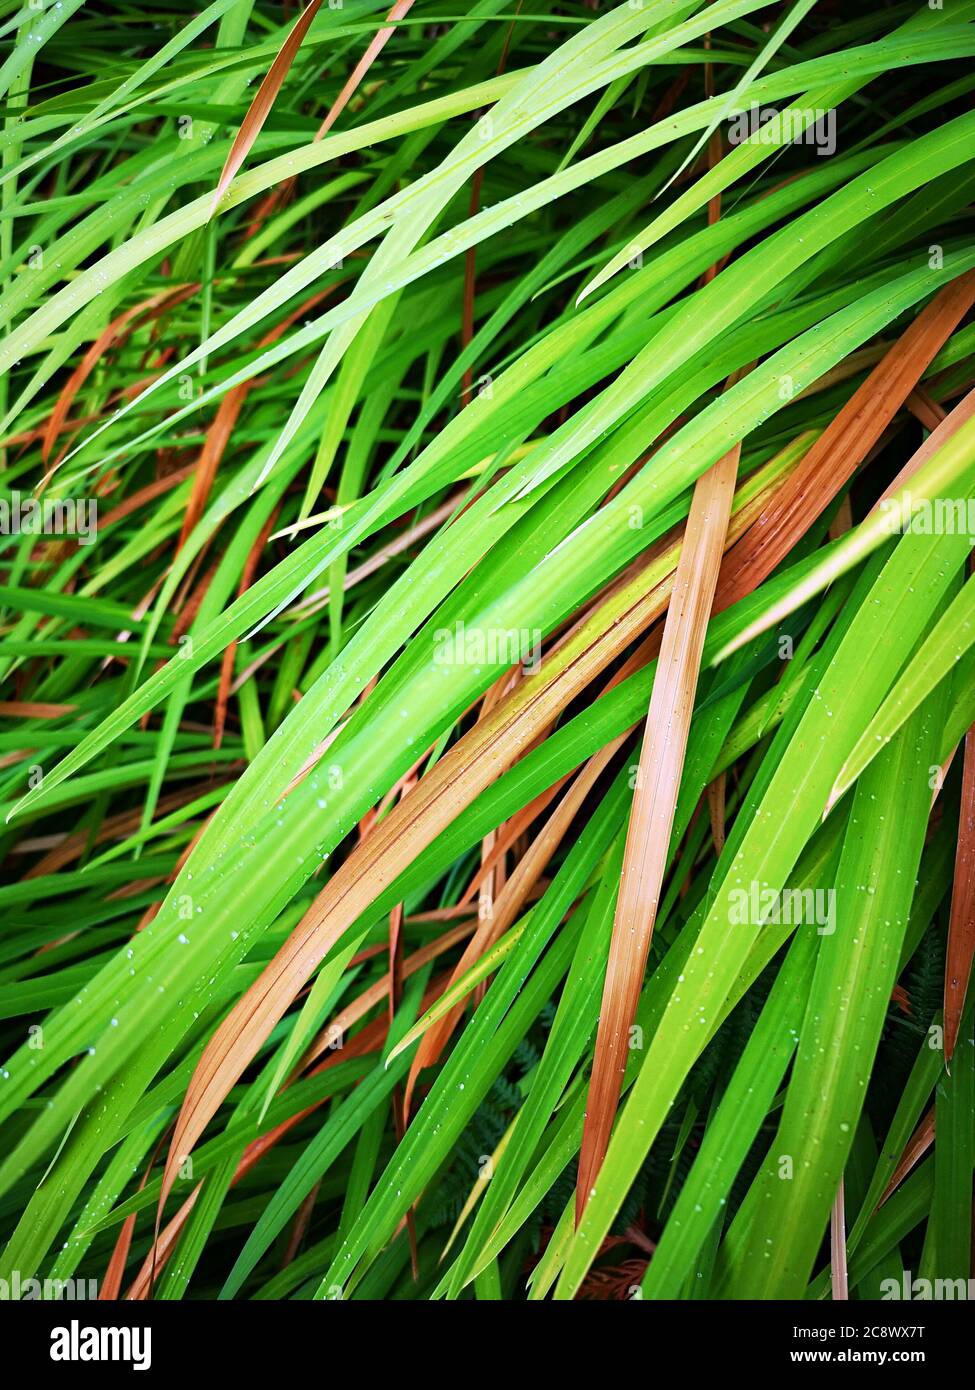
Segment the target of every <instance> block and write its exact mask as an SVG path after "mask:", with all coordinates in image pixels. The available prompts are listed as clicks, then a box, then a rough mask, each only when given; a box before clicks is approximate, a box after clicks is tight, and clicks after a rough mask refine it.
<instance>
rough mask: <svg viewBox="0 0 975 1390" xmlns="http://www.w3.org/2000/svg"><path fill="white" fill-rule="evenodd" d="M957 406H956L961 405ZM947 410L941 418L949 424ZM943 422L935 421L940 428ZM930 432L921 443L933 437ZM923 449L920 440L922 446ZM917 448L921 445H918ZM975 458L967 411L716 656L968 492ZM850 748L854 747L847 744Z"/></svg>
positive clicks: (974, 424) (972, 418) (973, 426)
mask: <svg viewBox="0 0 975 1390" xmlns="http://www.w3.org/2000/svg"><path fill="white" fill-rule="evenodd" d="M959 409H960V407H959ZM951 418H952V417H951V416H950V415H949V416H947V417H946V419H945V420H944V421H943V422H942V424H943V425H947V424H948V422H949V421H950V420H951ZM940 428H941V426H939V429H940ZM934 437H935V436H934V434H931V435H929V437H928V440H927V441H925V443H928V442H930V440H932V439H934ZM921 447H922V449H924V447H925V446H924V445H922V446H921ZM919 452H920V451H919ZM973 461H975V415H968V416H967V418H965V419H964V421H963V423H962V424H961V425H960V426H959V427H958V428H957V429H955V430H954V431H951V430H947V431H945V433H944V434H943V435H942V437H941V439H940V440H939V441H938V442H937V445H936V446H935V448H934V449H933V450H929V451H927V452H926V457H925V460H924V462H923V463H922V465H921V467H919V468H918V469H917V472H916V473H914V474H913V477H912V482H913V487H904V488H902V489H901V490H900V491H899V492H898V493H897V494H896V495H895V496H894V497H892V498H891V499H890V500H889V504H888V505H886V506H884V507H878V508H877V509H876V510H875V511H873V512H872V513H871V514H870V515H869V516H868V517H866V518H865V520H863V521H862V522H860V524H859V526H855V527H854V528H853V530H852V531H850V532H848V533H847V534H846V535H845V536H843V537H842V538H841V539H840V540H839V541H838V542H836V544H835V546H834V547H833V549H832V550H831V551H830V553H829V554H828V555H827V556H826V557H825V558H824V559H823V560H822V561H821V562H820V563H819V564H818V565H817V566H815V567H813V568H811V569H810V570H809V571H808V572H807V573H806V574H805V575H804V576H803V579H802V581H801V583H800V584H797V585H796V586H795V588H794V589H793V590H792V591H791V592H790V593H789V594H787V595H786V596H784V597H782V598H781V599H778V600H777V601H776V602H775V603H774V604H770V605H769V606H768V608H767V609H766V610H765V611H764V613H763V614H762V616H761V617H760V618H758V619H757V620H756V621H755V622H753V623H752V624H751V625H750V626H749V627H748V628H747V629H743V630H742V632H741V633H740V635H739V636H737V637H736V638H735V639H734V640H733V641H732V642H729V643H728V646H727V647H726V648H724V649H722V650H721V651H720V652H719V653H718V656H717V658H716V660H724V659H726V658H727V657H728V656H730V655H731V654H732V653H733V652H734V651H736V650H737V649H738V648H739V647H742V646H745V645H746V644H747V643H748V642H750V641H753V640H754V639H755V638H756V637H758V636H759V635H760V634H761V633H763V632H767V631H768V630H769V629H770V628H772V627H775V626H776V625H777V624H778V623H781V622H782V621H783V620H784V619H785V618H787V617H789V615H790V614H792V613H794V612H795V611H796V610H797V609H798V608H800V607H801V606H802V605H803V604H804V603H806V602H808V601H809V599H811V598H814V597H815V596H816V595H817V594H818V593H820V592H821V591H822V590H823V589H825V588H826V587H827V586H828V585H829V584H831V583H833V582H834V581H835V580H836V579H838V578H839V577H840V576H841V575H843V574H845V573H846V571H847V570H849V569H851V568H852V567H853V566H854V565H856V564H859V563H860V562H861V561H862V560H863V559H864V558H865V557H866V556H867V555H869V554H871V553H872V552H873V551H875V550H876V549H877V548H878V546H881V545H883V543H884V542H885V541H887V540H889V539H890V537H891V536H892V535H896V534H898V533H901V532H905V531H907V530H909V529H910V522H911V518H912V516H913V515H914V513H915V512H916V511H919V510H921V509H924V508H932V509H933V508H934V507H936V505H937V499H938V498H939V497H942V496H945V495H946V494H948V495H950V492H951V491H957V490H961V491H962V492H963V493H964V494H965V495H966V496H967V492H968V487H969V482H970V477H971V472H972V465H973ZM851 752H852V750H851Z"/></svg>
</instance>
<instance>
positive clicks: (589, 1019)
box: [448, 834, 623, 1297]
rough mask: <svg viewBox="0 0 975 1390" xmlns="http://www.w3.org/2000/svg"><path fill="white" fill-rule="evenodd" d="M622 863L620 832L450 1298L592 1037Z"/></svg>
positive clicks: (475, 1261)
mask: <svg viewBox="0 0 975 1390" xmlns="http://www.w3.org/2000/svg"><path fill="white" fill-rule="evenodd" d="M622 861H623V836H622V834H620V835H618V836H617V838H616V840H615V842H614V843H613V845H612V846H611V847H610V849H609V851H608V852H607V854H606V857H605V859H604V861H603V864H602V865H601V866H600V870H599V882H598V885H597V887H596V891H595V893H594V894H593V895H592V899H591V902H590V904H589V905H588V908H587V917H586V922H585V925H584V927H583V931H582V933H581V935H580V938H579V944H578V947H577V949H576V954H575V956H574V958H573V961H572V965H571V968H570V970H569V972H568V975H567V977H566V983H565V987H564V989H563V991H562V994H561V997H560V999H559V1005H558V1009H557V1010H556V1015H555V1018H554V1020H553V1022H552V1027H551V1029H550V1031H549V1037H548V1041H547V1042H546V1045H545V1050H544V1052H543V1053H542V1057H541V1060H540V1061H539V1063H538V1065H537V1067H536V1070H535V1073H534V1076H533V1079H532V1085H531V1089H530V1091H529V1093H528V1096H527V1098H526V1100H525V1102H524V1104H523V1106H522V1107H521V1109H520V1110H519V1111H518V1115H517V1120H516V1122H515V1125H514V1131H513V1133H512V1135H511V1136H510V1137H509V1139H508V1141H507V1143H506V1145H505V1151H504V1154H503V1155H502V1156H501V1157H500V1158H499V1161H498V1163H497V1164H496V1165H495V1167H494V1169H493V1171H492V1175H491V1182H490V1184H489V1186H488V1189H487V1192H486V1194H485V1196H484V1197H483V1199H482V1203H481V1209H480V1211H479V1212H478V1214H477V1218H476V1220H475V1222H474V1224H473V1225H472V1227H471V1230H470V1233H469V1235H468V1238H467V1240H466V1242H465V1244H464V1248H463V1250H462V1251H461V1253H460V1255H459V1256H458V1258H457V1259H456V1260H455V1262H454V1264H453V1267H452V1269H451V1271H450V1275H449V1279H450V1284H449V1294H448V1296H450V1297H457V1296H458V1294H459V1293H460V1291H461V1289H462V1288H463V1287H464V1285H465V1284H466V1283H467V1282H468V1280H469V1279H470V1278H472V1277H473V1274H474V1271H475V1268H480V1266H481V1261H482V1259H483V1257H484V1255H485V1247H486V1242H488V1241H489V1240H490V1237H491V1236H492V1235H493V1234H494V1232H495V1231H496V1230H497V1228H498V1225H499V1223H500V1222H501V1220H502V1219H503V1217H504V1215H505V1214H506V1212H507V1210H508V1208H509V1205H510V1202H511V1200H512V1198H513V1197H514V1195H515V1192H516V1190H517V1186H518V1183H519V1180H520V1179H521V1177H522V1175H523V1173H524V1171H525V1169H526V1168H527V1165H528V1163H529V1161H530V1159H531V1157H532V1155H533V1153H534V1151H535V1147H536V1145H537V1143H538V1140H539V1138H540V1136H541V1134H542V1132H543V1130H544V1127H545V1125H546V1124H547V1123H548V1122H549V1120H550V1119H551V1117H552V1115H553V1114H554V1112H555V1111H556V1109H557V1108H558V1106H559V1104H560V1103H561V1099H562V1098H563V1096H564V1094H565V1093H566V1088H567V1087H568V1086H569V1085H570V1082H571V1079H572V1074H573V1071H574V1070H575V1068H576V1067H577V1066H578V1064H579V1061H580V1057H581V1056H582V1055H583V1054H584V1052H585V1050H586V1045H587V1043H588V1040H589V1038H590V1037H591V1035H592V1030H593V1027H594V1026H595V1023H596V1018H597V994H596V985H597V983H598V981H599V978H600V976H601V975H602V973H603V972H604V969H605V960H606V953H607V950H608V947H609V940H610V935H611V931H612V920H613V909H614V906H615V903H616V895H617V891H618V887H619V875H620V868H621V866H622ZM580 910H581V909H580Z"/></svg>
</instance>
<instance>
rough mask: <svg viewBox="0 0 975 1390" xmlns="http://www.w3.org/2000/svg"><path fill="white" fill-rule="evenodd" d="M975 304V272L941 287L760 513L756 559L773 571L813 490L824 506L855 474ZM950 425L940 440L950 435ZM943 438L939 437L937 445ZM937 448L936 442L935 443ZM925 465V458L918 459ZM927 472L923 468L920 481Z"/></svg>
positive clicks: (960, 276) (786, 548)
mask: <svg viewBox="0 0 975 1390" xmlns="http://www.w3.org/2000/svg"><path fill="white" fill-rule="evenodd" d="M973 303H975V270H968V271H966V272H965V273H963V274H961V275H959V276H958V278H957V279H955V280H952V281H951V282H950V283H949V284H947V285H945V286H944V287H943V288H942V289H940V290H939V291H938V293H937V294H936V295H935V297H934V298H933V299H932V300H931V301H930V302H929V303H928V304H927V305H925V307H924V308H923V309H922V310H921V312H920V313H919V314H918V316H917V317H916V318H915V320H914V321H913V323H912V324H911V325H910V327H909V328H908V329H907V330H906V331H905V332H904V333H903V334H902V335H901V337H900V338H898V340H897V342H896V343H895V344H894V346H893V347H892V348H891V349H890V351H889V352H888V353H886V354H885V356H884V357H883V359H882V360H881V361H880V362H879V363H878V364H877V366H876V367H875V368H874V370H873V371H872V372H871V373H870V375H869V376H868V377H867V380H866V381H865V382H864V383H863V385H862V386H860V387H859V388H858V389H857V390H856V391H855V392H854V394H853V395H852V396H851V397H850V399H849V400H848V401H847V403H846V404H845V405H844V407H843V409H842V410H841V411H840V412H839V413H838V414H837V415H836V416H835V418H834V419H833V420H832V421H831V422H830V424H829V425H828V426H827V428H826V429H825V430H824V431H823V433H822V435H821V436H820V437H819V439H818V440H817V441H816V442H815V444H813V446H812V448H811V449H810V450H809V453H808V454H807V455H806V458H805V459H804V460H803V466H802V469H801V470H800V471H799V473H798V474H797V475H796V477H795V479H793V481H792V483H791V484H790V485H789V486H788V487H787V488H786V489H784V491H783V493H782V494H781V495H780V496H779V497H777V498H776V501H775V504H774V506H773V507H770V508H769V510H768V512H767V514H766V515H765V516H764V517H762V519H761V521H760V523H759V525H760V526H761V529H762V554H761V557H760V558H758V559H756V560H755V561H754V562H753V563H755V564H756V567H759V566H760V568H761V572H762V573H764V574H767V573H768V572H769V555H770V554H771V556H772V557H774V560H773V563H778V561H780V560H781V559H782V558H783V557H784V556H785V555H786V554H788V551H789V548H790V543H791V540H792V522H793V519H794V517H795V516H796V515H797V514H802V513H805V512H806V511H807V510H808V507H809V494H810V493H811V492H812V493H814V494H815V495H818V496H821V497H822V504H823V505H825V503H826V500H827V499H828V498H829V497H830V496H831V495H833V492H835V491H836V490H837V489H838V487H839V486H841V485H842V483H844V482H846V481H847V480H848V479H849V478H850V477H852V475H853V473H854V471H855V469H856V467H857V466H858V465H859V464H860V463H861V462H862V461H863V459H864V458H866V456H867V454H868V452H869V451H870V449H871V448H872V447H873V446H874V445H875V444H876V443H877V441H878V440H879V439H880V437H881V435H882V433H883V431H884V430H885V429H886V428H887V426H888V425H889V423H890V421H891V420H892V419H893V417H894V415H895V413H896V412H897V410H899V409H900V407H901V405H902V404H903V402H904V400H905V398H906V397H907V395H908V394H909V392H910V391H911V390H912V388H913V387H914V386H916V385H917V382H918V381H919V380H920V377H921V375H922V373H923V372H924V370H925V368H926V367H927V366H928V365H929V364H930V362H931V360H932V358H933V357H934V355H935V353H936V352H937V351H938V349H939V348H940V347H941V346H942V345H943V343H944V342H945V340H946V339H947V338H948V337H949V336H950V335H951V333H952V332H953V331H954V329H955V328H956V327H957V326H958V324H959V322H960V321H961V319H962V318H963V317H964V315H965V314H966V313H967V312H968V310H969V309H970V308H971V307H972V304H973ZM951 433H952V428H951V427H948V428H947V429H946V430H945V433H944V434H943V435H942V437H941V439H942V440H943V439H945V438H947V437H950V435H951ZM940 442H941V440H939V443H940ZM933 448H934V450H935V451H936V450H937V445H935V446H933ZM918 463H919V464H920V463H921V460H918ZM921 476H923V475H922V473H921V471H920V468H919V470H918V473H917V475H916V479H917V481H920V477H921Z"/></svg>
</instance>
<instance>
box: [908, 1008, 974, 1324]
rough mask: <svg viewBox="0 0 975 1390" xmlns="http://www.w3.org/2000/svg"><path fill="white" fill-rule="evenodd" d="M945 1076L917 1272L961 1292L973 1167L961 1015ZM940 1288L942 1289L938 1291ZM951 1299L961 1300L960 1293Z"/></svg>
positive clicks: (966, 1273)
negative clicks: (931, 1187) (928, 1212)
mask: <svg viewBox="0 0 975 1390" xmlns="http://www.w3.org/2000/svg"><path fill="white" fill-rule="evenodd" d="M966 1022H967V1024H968V1026H967V1028H963V1030H962V1032H961V1034H960V1035H959V1038H958V1045H957V1047H956V1049H955V1054H954V1058H953V1062H952V1067H951V1072H950V1074H949V1073H948V1072H945V1073H944V1074H943V1075H942V1076H941V1078H940V1079H939V1081H938V1087H937V1098H936V1100H935V1125H936V1127H937V1137H936V1140H935V1145H934V1195H933V1198H932V1202H931V1216H930V1220H929V1221H928V1227H927V1231H926V1233H925V1241H924V1251H923V1253H922V1256H921V1263H920V1268H919V1274H920V1277H921V1278H923V1279H930V1280H932V1282H933V1281H934V1280H939V1279H942V1280H950V1281H951V1287H952V1288H953V1289H954V1290H956V1291H957V1290H959V1289H961V1290H964V1291H965V1293H967V1290H968V1287H969V1279H970V1277H971V1271H972V1165H973V1163H975V1045H973V1039H972V1036H971V1031H972V1030H971V1015H970V1014H969V1015H967V1016H966ZM943 1287H944V1286H943ZM953 1296H961V1297H964V1293H963V1294H960V1295H959V1294H957V1292H956V1293H955V1295H953Z"/></svg>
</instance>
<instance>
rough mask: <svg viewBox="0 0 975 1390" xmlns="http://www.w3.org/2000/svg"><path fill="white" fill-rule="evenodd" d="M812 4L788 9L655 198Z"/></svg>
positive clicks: (807, 0)
mask: <svg viewBox="0 0 975 1390" xmlns="http://www.w3.org/2000/svg"><path fill="white" fill-rule="evenodd" d="M815 3H816V0H795V3H794V4H793V6H792V9H791V10H790V11H789V13H788V14H787V15H785V16H784V17H783V19H782V21H781V23H780V24H779V26H778V28H777V29H776V30H775V31H774V32H773V34H772V35H771V37H770V38H769V40H768V42H767V43H766V44H765V45H764V47H762V48H761V49H760V50H759V51H758V52H757V53H756V54H755V57H754V58H753V59H752V61H751V62H750V63H749V65H748V68H747V69H746V71H745V72H744V73H743V74H742V76H741V78H740V80H739V81H738V83H737V84H736V85H735V87H734V89H733V90H732V91H731V92H730V93H729V94H728V96H727V97H726V98H725V104H724V107H723V109H722V111H721V113H720V114H716V115H715V116H714V117H713V118H712V120H711V122H710V124H709V125H708V127H707V129H706V130H705V131H703V132H702V133H701V135H700V136H698V139H697V140H696V141H695V144H694V146H693V148H692V149H691V150H690V152H689V153H688V154H687V155H685V157H684V158H683V159H682V160H681V162H680V164H679V165H678V167H677V169H676V170H675V171H674V173H673V174H671V176H670V178H669V179H668V180H667V182H666V183H665V184H664V186H663V188H662V189H661V190H660V193H658V195H657V196H658V197H660V196H661V195H662V194H664V193H666V192H667V189H668V188H669V187H670V186H671V184H672V183H673V182H674V181H675V179H677V178H678V177H679V176H680V175H681V174H682V173H683V172H684V170H685V169H686V168H688V167H689V166H690V165H692V164H693V163H694V160H695V159H696V158H697V156H698V154H699V153H700V152H701V150H703V149H704V146H705V145H706V144H707V143H708V141H709V140H710V138H711V136H712V135H713V134H714V132H715V131H716V130H717V128H718V126H719V125H720V124H721V122H722V121H724V120H726V119H727V117H728V116H730V115H731V114H732V113H733V112H735V110H736V108H738V107H739V106H740V103H741V101H742V100H743V98H744V96H745V94H746V92H747V91H748V89H749V87H750V86H751V85H752V83H753V82H754V80H755V78H756V77H757V76H758V74H759V73H760V72H761V71H762V69H763V68H764V67H766V66H767V65H768V64H769V63H770V62H771V60H772V59H773V58H774V57H775V55H776V53H777V52H778V50H779V49H780V48H781V47H782V45H783V44H784V43H785V41H786V39H787V38H788V37H789V35H790V34H791V33H792V32H793V30H794V29H795V28H796V27H797V26H798V25H799V24H801V23H802V21H803V20H804V19H805V17H806V15H807V14H808V13H809V11H810V10H811V9H812V7H813V5H815ZM606 278H608V277H606ZM593 288H595V282H594V284H593ZM583 293H584V294H585V293H586V291H583ZM580 298H581V296H580Z"/></svg>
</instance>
